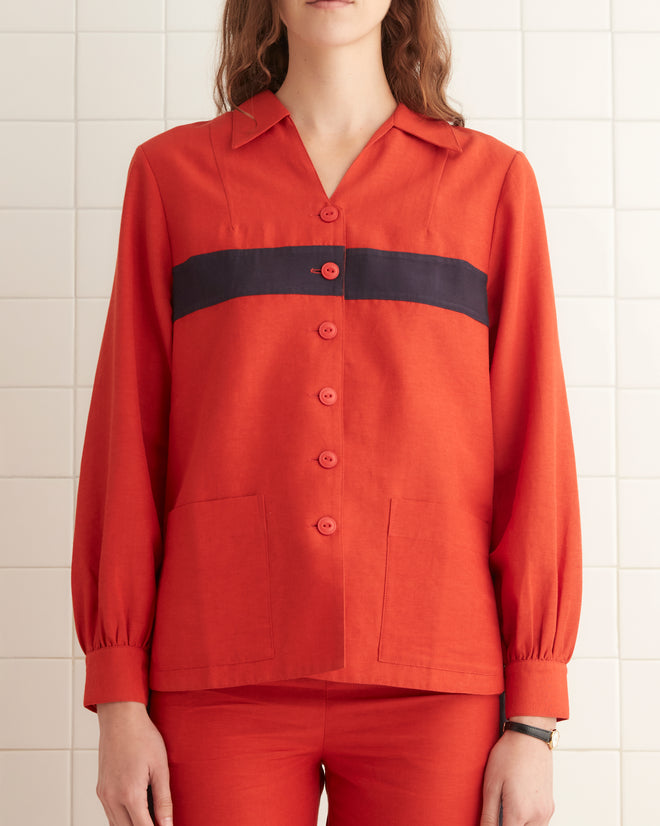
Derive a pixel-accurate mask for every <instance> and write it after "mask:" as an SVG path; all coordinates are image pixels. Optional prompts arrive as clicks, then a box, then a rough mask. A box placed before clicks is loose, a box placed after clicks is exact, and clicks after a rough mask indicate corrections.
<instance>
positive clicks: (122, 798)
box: [96, 701, 173, 826]
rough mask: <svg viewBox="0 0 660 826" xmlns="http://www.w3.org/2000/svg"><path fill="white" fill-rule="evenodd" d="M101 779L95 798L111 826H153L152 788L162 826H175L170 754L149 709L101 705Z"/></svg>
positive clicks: (134, 704)
mask: <svg viewBox="0 0 660 826" xmlns="http://www.w3.org/2000/svg"><path fill="white" fill-rule="evenodd" d="M96 708H97V713H98V718H99V728H100V736H99V776H98V782H97V785H96V794H97V796H98V797H99V799H100V800H101V803H102V804H103V808H104V809H105V813H106V815H107V817H108V821H109V823H110V826H153V820H152V819H151V815H150V814H149V807H148V804H147V786H149V785H151V791H152V794H153V801H154V813H155V815H156V823H157V824H158V826H173V819H172V796H171V793H170V774H169V768H168V763H167V751H166V748H165V742H164V740H163V737H162V735H161V733H160V732H159V731H158V729H157V728H156V726H155V725H154V723H153V722H152V720H151V718H150V717H149V714H148V712H147V707H146V706H145V705H144V703H138V702H132V701H122V702H116V703H98V704H97V707H96Z"/></svg>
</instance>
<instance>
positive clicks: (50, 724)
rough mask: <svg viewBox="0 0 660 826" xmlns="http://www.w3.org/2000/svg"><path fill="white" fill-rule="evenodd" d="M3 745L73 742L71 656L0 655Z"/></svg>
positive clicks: (59, 745)
mask: <svg viewBox="0 0 660 826" xmlns="http://www.w3.org/2000/svg"><path fill="white" fill-rule="evenodd" d="M0 702H1V703H2V708H4V709H11V714H5V715H3V724H2V726H0V748H2V749H68V748H70V746H71V660H69V659H62V660H30V659H27V658H24V659H17V660H11V659H0Z"/></svg>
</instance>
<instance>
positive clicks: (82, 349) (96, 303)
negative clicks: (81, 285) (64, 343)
mask: <svg viewBox="0 0 660 826" xmlns="http://www.w3.org/2000/svg"><path fill="white" fill-rule="evenodd" d="M109 303H110V300H109V299H108V298H79V299H78V301H77V306H78V311H77V325H76V384H77V385H78V386H79V387H80V386H90V387H91V386H92V385H93V384H94V376H95V373H96V368H97V365H98V358H99V351H100V348H101V339H102V338H103V332H104V329H105V325H106V321H107V316H108V306H109Z"/></svg>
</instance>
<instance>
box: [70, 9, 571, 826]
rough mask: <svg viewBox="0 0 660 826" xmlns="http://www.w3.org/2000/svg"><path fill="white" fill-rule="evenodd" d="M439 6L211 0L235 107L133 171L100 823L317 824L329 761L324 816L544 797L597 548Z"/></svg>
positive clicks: (125, 224)
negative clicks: (219, 12)
mask: <svg viewBox="0 0 660 826" xmlns="http://www.w3.org/2000/svg"><path fill="white" fill-rule="evenodd" d="M436 15H437V10H436V9H435V8H434V4H433V1H432V0H392V1H391V3H390V2H389V0H387V2H386V0H351V2H340V1H339V0H317V2H305V0H281V2H280V3H279V6H277V5H274V6H273V9H272V11H271V9H270V8H265V7H264V6H263V5H262V4H260V3H258V2H256V0H253V1H252V2H247V0H227V3H226V7H225V12H224V21H223V22H224V35H223V36H224V41H223V42H224V50H223V62H222V63H221V66H220V70H219V73H218V100H219V111H220V112H221V114H219V116H218V117H216V118H214V119H212V120H210V121H204V122H201V123H196V124H189V125H184V126H181V127H177V128H175V129H171V130H168V131H166V132H164V133H162V134H160V135H157V136H155V137H154V138H151V139H150V140H148V141H146V142H145V143H143V144H142V145H141V146H140V147H138V148H137V149H136V152H135V154H134V156H133V159H132V161H131V165H130V168H129V173H128V180H127V184H126V193H125V199H124V207H123V213H122V223H121V231H120V241H119V250H118V257H117V269H116V273H115V281H114V285H113V290H112V296H111V301H110V306H109V310H108V318H107V322H106V327H105V330H104V334H103V340H102V344H101V352H100V355H99V363H98V367H97V372H96V376H95V380H94V388H93V394H92V400H91V406H90V413H89V418H88V423H87V432H86V435H85V443H84V449H83V456H82V463H81V470H80V485H79V490H78V501H77V511H76V526H75V537H74V549H73V559H72V589H73V598H74V609H75V620H76V630H77V633H78V638H79V641H80V643H81V646H82V648H83V650H84V651H85V654H86V666H87V676H86V684H85V697H84V705H85V706H86V707H87V708H89V709H91V710H92V711H96V712H97V713H98V717H99V723H100V743H99V780H98V785H97V794H98V795H99V797H100V799H101V801H102V803H103V806H104V808H105V811H106V814H107V817H108V820H109V822H110V823H111V824H112V826H129V824H130V825H131V826H146V825H147V824H149V823H150V822H151V820H152V817H151V814H150V811H152V814H153V816H154V818H155V822H157V823H158V824H159V826H168V825H169V826H171V824H172V823H174V824H176V826H201V824H202V823H204V824H225V823H226V824H232V826H241V824H250V826H252V824H255V826H256V824H266V823H267V824H269V826H279V824H282V826H284V824H286V825H287V826H298V824H300V826H302V825H303V824H304V825H305V826H312V824H313V823H315V822H316V818H317V812H318V805H319V796H320V793H321V790H322V788H323V784H324V782H325V784H326V787H327V793H328V805H329V811H330V815H329V822H330V823H333V824H334V826H338V825H339V824H342V826H343V824H355V823H360V824H361V825H362V826H369V824H371V823H374V824H376V823H378V824H379V826H383V824H402V823H406V824H419V826H427V825H428V826H431V824H440V823H442V824H443V826H478V825H479V826H488V825H489V824H495V823H497V822H498V817H499V815H500V804H501V808H502V814H503V824H504V826H517V824H520V825H521V826H522V824H527V826H542V825H543V824H547V823H548V822H549V820H550V817H551V815H552V812H553V808H554V806H553V800H552V754H551V750H550V748H549V747H548V746H552V745H553V744H554V742H549V741H550V740H551V739H554V738H553V735H552V734H551V732H552V731H553V730H554V727H555V723H556V722H557V720H565V719H567V718H568V696H567V686H566V663H567V661H568V660H569V658H570V656H571V654H572V651H573V646H574V642H575V638H576V633H577V624H578V617H579V611H580V596H581V572H580V571H581V568H580V524H579V509H578V499H577V482H576V472H575V461H574V453H573V443H572V437H571V429H570V422H569V416H568V406H567V401H566V390H565V386H564V378H563V371H562V364H561V358H560V353H559V344H558V337H557V324H556V314H555V306H554V296H553V291H552V278H551V274H550V267H549V257H548V250H547V242H546V238H545V230H544V224H543V215H542V209H541V205H540V198H539V194H538V190H537V187H536V182H535V178H534V175H533V172H532V170H531V168H530V166H529V163H528V162H527V160H526V158H525V156H524V155H523V154H522V153H520V152H516V150H514V149H512V148H511V147H508V146H506V145H505V144H503V143H501V142H499V141H497V140H495V139H494V138H492V137H490V136H488V135H485V134H483V133H480V132H476V131H474V130H470V129H468V128H466V127H465V126H464V123H463V119H462V118H461V116H460V115H459V114H458V113H457V112H455V111H454V110H453V109H451V107H450V106H449V105H448V103H447V101H446V99H445V92H444V89H445V85H446V81H447V78H448V73H449V49H448V45H447V42H446V40H445V38H444V36H443V34H442V29H441V27H440V22H439V21H440V20H441V17H440V16H437V17H436ZM224 83H226V86H227V90H228V93H229V98H230V102H231V104H232V107H231V111H222V109H223V105H224V104H225V102H226V101H225V98H224V91H223V85H224ZM503 691H504V703H505V711H506V717H507V719H508V721H510V722H513V723H514V724H515V723H519V724H522V725H521V726H520V727H519V729H518V730H514V729H515V726H514V727H513V729H511V730H509V729H508V723H507V730H505V731H502V728H501V725H500V699H501V695H502V692H503ZM324 770H325V773H324ZM148 792H149V793H150V794H151V796H152V801H148Z"/></svg>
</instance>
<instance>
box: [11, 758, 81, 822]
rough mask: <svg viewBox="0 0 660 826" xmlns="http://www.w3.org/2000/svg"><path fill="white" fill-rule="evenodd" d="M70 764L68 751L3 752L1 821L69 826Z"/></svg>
mask: <svg viewBox="0 0 660 826" xmlns="http://www.w3.org/2000/svg"><path fill="white" fill-rule="evenodd" d="M70 762H71V757H70V754H69V752H68V751H64V750H57V751H34V750H31V751H28V750H22V751H20V750H16V751H4V752H0V822H2V823H5V824H7V826H9V824H25V826H28V825H29V826H69V825H70V823H71V800H70V794H71V773H70V770H69V764H70ZM35 783H38V793H36V790H35Z"/></svg>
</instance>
